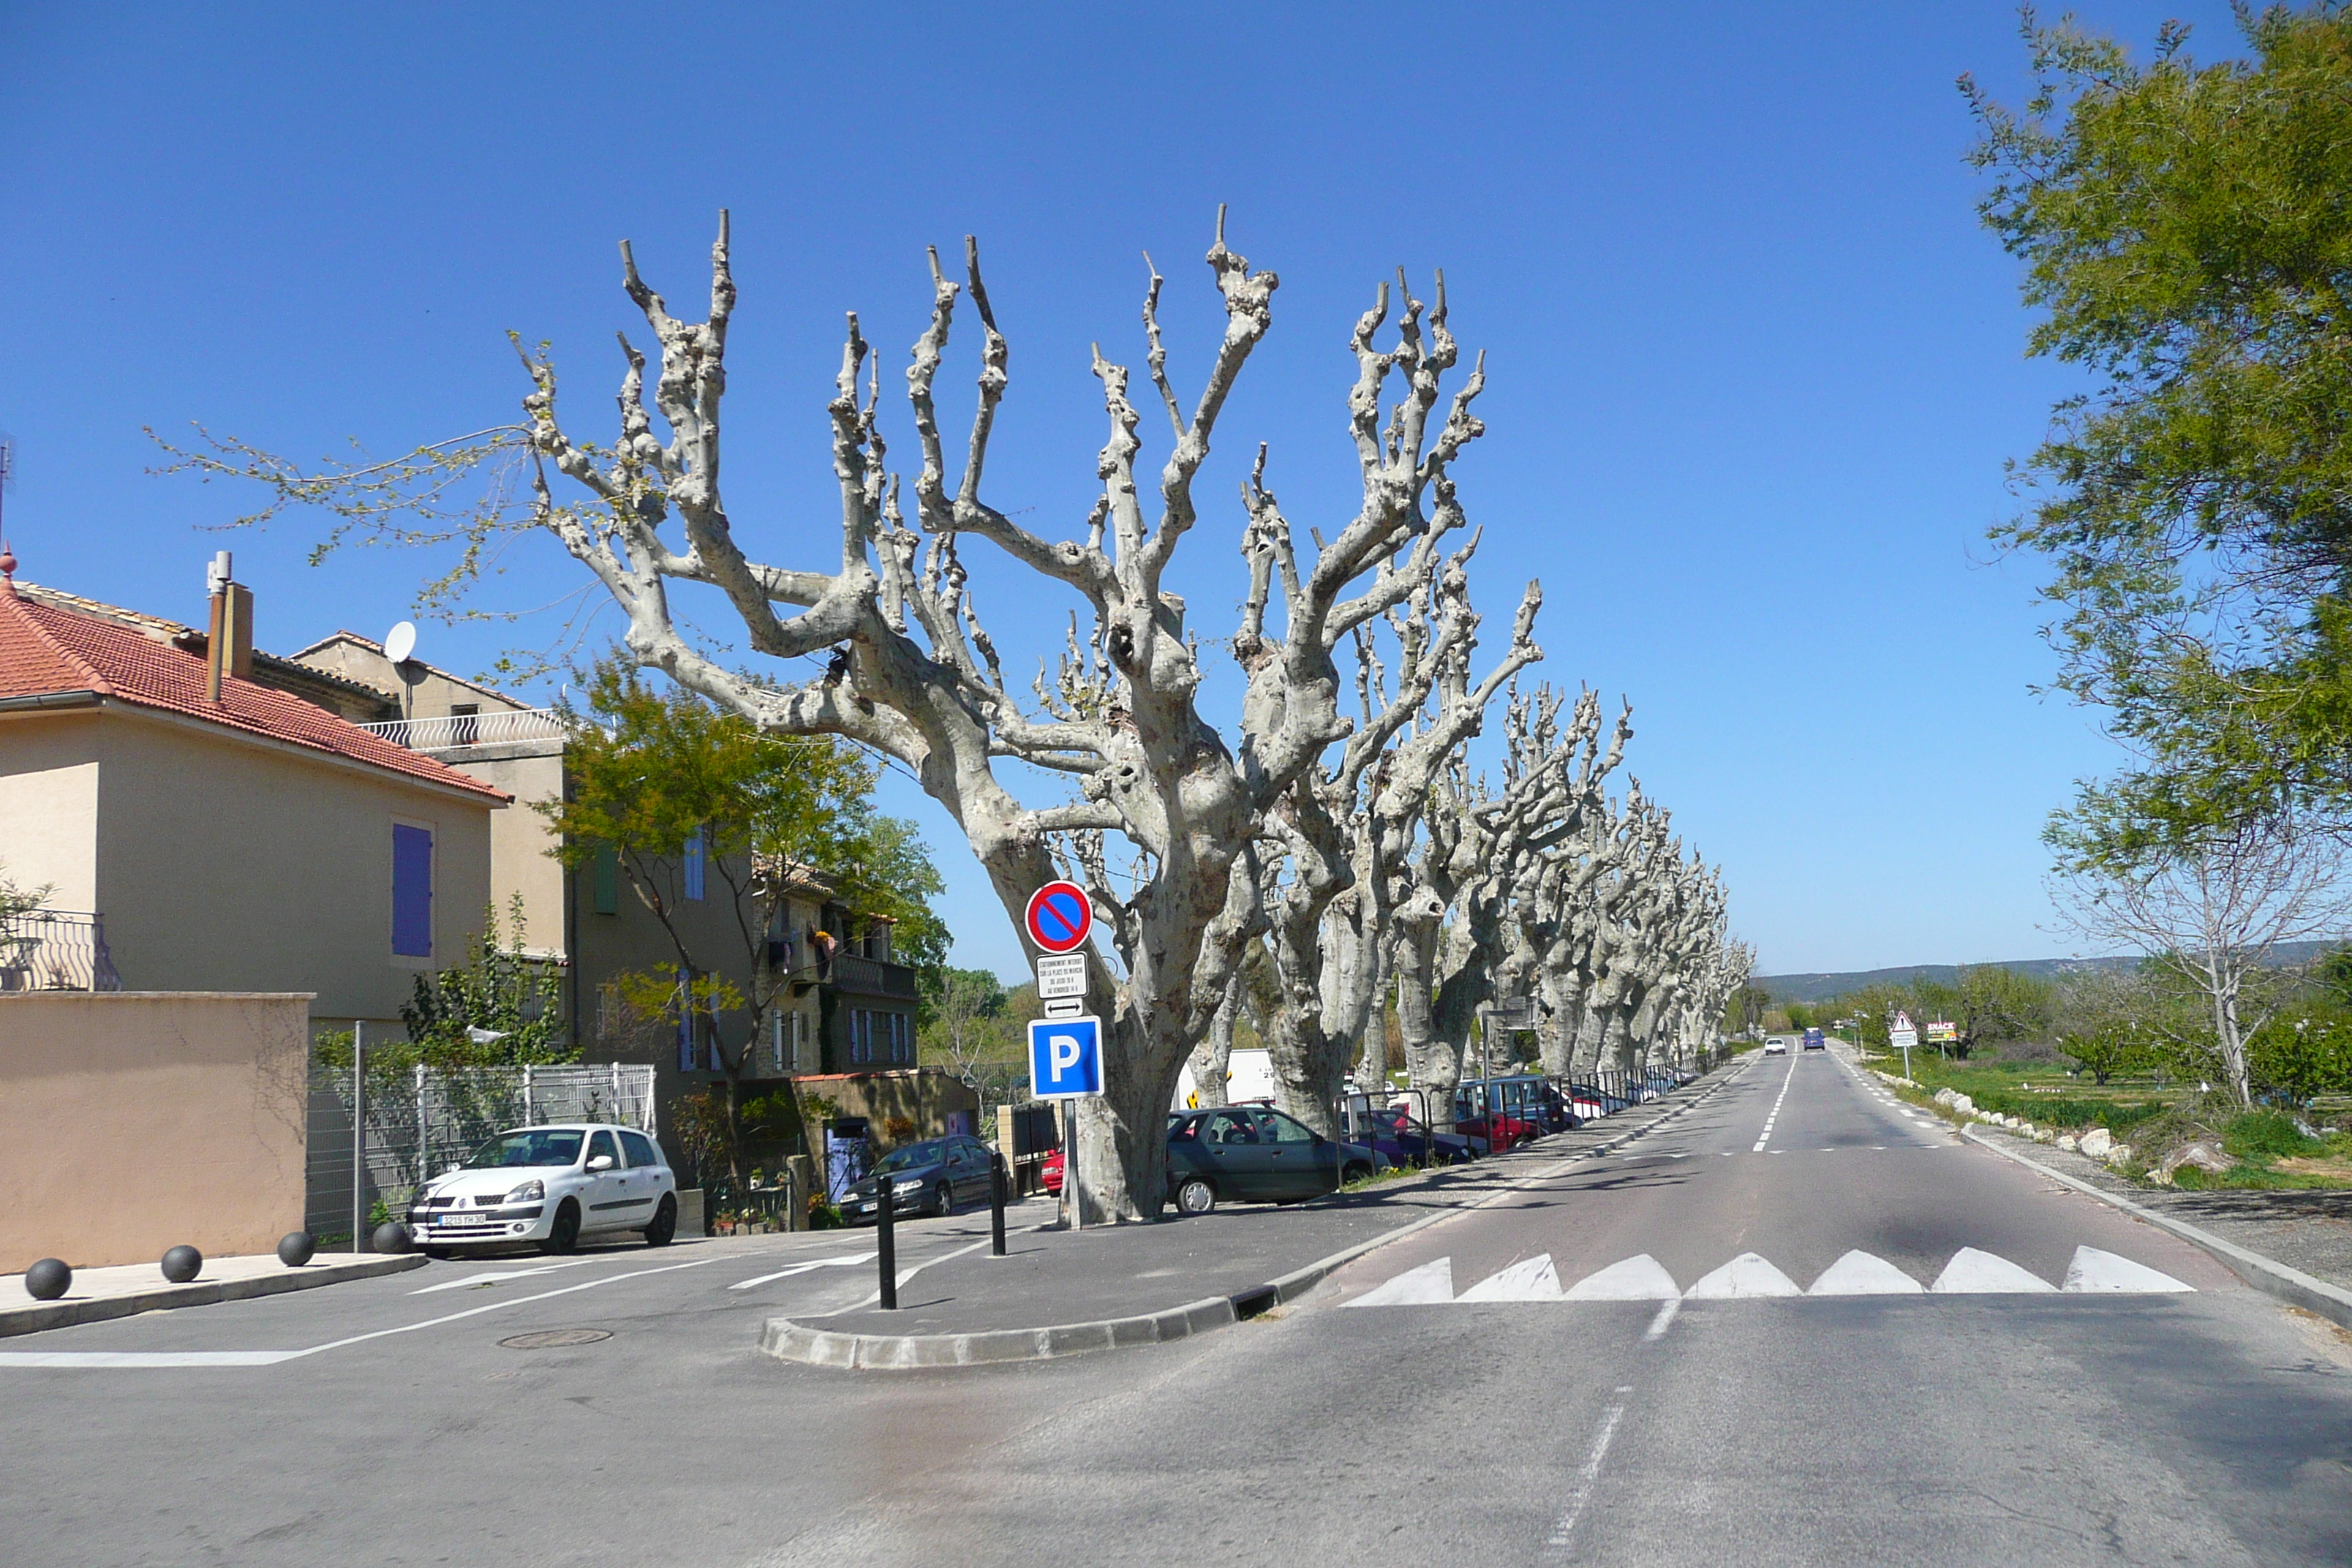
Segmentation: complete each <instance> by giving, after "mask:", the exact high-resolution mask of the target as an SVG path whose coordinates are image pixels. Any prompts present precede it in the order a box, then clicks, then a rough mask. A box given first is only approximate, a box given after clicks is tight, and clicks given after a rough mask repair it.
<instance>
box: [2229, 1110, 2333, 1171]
mask: <svg viewBox="0 0 2352 1568" xmlns="http://www.w3.org/2000/svg"><path fill="white" fill-rule="evenodd" d="M2221 1147H2222V1148H2224V1149H2227V1150H2228V1151H2229V1152H2231V1153H2232V1154H2235V1155H2236V1156H2237V1157H2238V1158H2239V1159H2241V1160H2252V1159H2268V1158H2275V1157H2276V1156H2278V1155H2282V1154H2310V1153H2315V1152H2318V1151H2320V1150H2321V1149H2323V1148H2325V1147H2326V1145H2325V1144H2324V1143H2322V1142H2320V1141H2319V1140H2318V1139H2316V1138H2306V1137H2305V1136H2304V1135H2303V1134H2302V1133H2301V1132H2300V1131H2297V1130H2296V1128H2295V1125H2294V1118H2293V1117H2291V1116H2289V1115H2288V1114H2287V1113H2286V1112H2285V1111H2284V1110H2249V1111H2247V1112H2246V1113H2245V1114H2244V1115H2242V1116H2238V1117H2233V1118H2231V1121H2230V1123H2229V1125H2228V1126H2227V1127H2225V1128H2223V1129H2222V1131H2221Z"/></svg>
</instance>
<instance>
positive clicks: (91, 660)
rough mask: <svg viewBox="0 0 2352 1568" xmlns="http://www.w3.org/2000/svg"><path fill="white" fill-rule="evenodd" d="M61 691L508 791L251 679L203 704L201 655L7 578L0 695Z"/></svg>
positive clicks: (234, 682)
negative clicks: (42, 598) (30, 593)
mask: <svg viewBox="0 0 2352 1568" xmlns="http://www.w3.org/2000/svg"><path fill="white" fill-rule="evenodd" d="M62 691H92V692H96V693H98V695H99V696H100V697H102V698H108V699H111V700H115V701H119V702H128V703H131V704H132V705H134V706H136V707H141V708H156V709H161V710H164V711H166V712H171V713H181V714H185V715H186V716H188V717H190V718H193V719H201V720H203V721H205V722H207V723H212V724H218V725H220V726H221V727H222V728H224V729H229V730H241V731H245V732H247V733H248V734H254V735H262V736H266V737H268V739H270V740H273V741H282V742H287V743H288V744H290V745H296V746H302V747H306V748H308V749H309V750H311V751H314V752H329V753H331V754H332V755H335V756H339V757H344V758H348V759H349V760H351V761H352V762H356V763H366V764H367V765H369V766H370V767H377V768H382V769H383V770H385V771H386V772H387V773H404V774H405V775H407V776H408V777H410V778H414V779H421V780H424V781H425V782H427V783H430V784H443V785H446V786H447V787H449V788H451V789H457V790H463V791H465V792H466V793H467V794H468V795H481V796H484V797H487V798H488V799H489V800H494V801H504V800H507V799H509V798H511V797H509V795H506V794H505V793H503V792H502V791H499V790H496V789H492V788H491V787H490V786H489V785H488V784H484V783H483V782H482V781H481V780H479V779H478V778H474V777H472V776H470V775H468V774H466V773H459V772H458V771H457V769H455V768H452V767H448V766H446V765H445V764H443V763H436V762H435V761H433V760H432V759H431V758H430V757H425V756H420V755H418V754H417V753H416V752H412V751H410V750H409V749H408V748H407V747H405V746H396V745H394V744H393V743H392V742H390V741H387V740H385V739H384V738H383V736H381V735H378V734H376V733H374V732H373V731H369V730H362V729H361V728H360V727H359V726H358V725H356V724H352V723H350V722H347V721H344V720H342V719H339V718H337V717H336V716H335V715H334V714H332V713H330V712H328V711H327V710H325V709H323V708H314V707H312V706H311V705H310V703H308V702H305V701H303V700H301V699H299V698H298V697H289V696H287V695H286V694H285V693H283V692H278V691H272V690H270V689H268V687H264V686H257V685H255V684H254V683H253V682H252V681H250V680H240V679H236V677H235V676H227V677H224V678H223V679H222V681H221V700H219V701H218V702H212V701H208V700H205V661H204V660H203V659H201V658H197V657H196V656H195V655H194V654H192V653H185V652H183V651H182V650H180V649H179V648H176V647H173V646H172V645H171V644H169V643H167V642H160V641H158V640H157V639H155V638H154V637H147V636H144V635H142V633H140V632H137V631H134V630H132V629H131V628H130V627H128V626H123V625H121V623H119V622H115V621H111V620H106V619H101V618H100V617H99V616H89V615H78V614H76V613H75V612H73V611H71V610H68V609H64V608H61V607H59V606H58V605H52V604H43V603H40V602H38V601H37V600H33V599H28V598H25V597H23V596H22V595H19V594H17V592H16V584H13V583H5V582H0V700H5V699H7V698H11V697H31V696H35V695H37V694H41V693H48V692H62Z"/></svg>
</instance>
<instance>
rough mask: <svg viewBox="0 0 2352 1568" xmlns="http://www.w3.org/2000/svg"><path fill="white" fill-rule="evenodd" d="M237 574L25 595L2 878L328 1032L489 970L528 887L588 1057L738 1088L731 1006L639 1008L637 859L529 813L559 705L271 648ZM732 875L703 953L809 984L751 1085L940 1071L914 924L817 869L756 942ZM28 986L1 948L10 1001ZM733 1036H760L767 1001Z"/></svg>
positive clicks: (137, 982)
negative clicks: (859, 901)
mask: <svg viewBox="0 0 2352 1568" xmlns="http://www.w3.org/2000/svg"><path fill="white" fill-rule="evenodd" d="M223 564H224V567H225V566H226V563H223ZM215 586H216V587H217V588H218V589H219V591H218V592H216V593H215V595H213V599H212V604H213V624H212V625H211V626H207V627H205V628H198V627H194V626H187V625H184V624H182V623H179V622H176V621H173V620H170V619H167V618H165V617H163V616H153V615H149V614H145V613H142V612H139V611H134V610H129V609H125V608H122V607H121V606H117V605H104V604H100V603H99V602H97V601H94V600H90V599H86V598H82V597H79V596H78V595H71V594H68V593H64V592H62V591H60V590H58V589H54V588H47V587H43V586H39V585H37V584H30V583H21V584H20V583H16V582H14V581H13V578H10V579H9V580H7V581H6V582H5V585H0V872H5V875H6V876H7V877H8V878H10V879H13V880H15V881H16V883H18V884H19V885H28V886H39V885H42V884H53V885H54V891H53V892H52V893H51V895H50V897H49V900H48V906H49V908H50V909H52V910H66V911H75V910H79V911H95V912H97V913H99V914H101V915H102V916H103V925H102V938H103V943H104V951H105V952H106V953H107V954H109V955H110V957H111V959H112V963H113V968H114V970H115V972H116V973H119V976H120V984H121V985H122V986H124V987H126V988H129V989H133V990H180V991H239V992H267V991H308V992H315V993H317V995H318V1000H317V1002H316V1004H315V1005H314V1009H313V1016H314V1021H315V1022H316V1023H317V1024H318V1025H319V1026H320V1027H328V1026H335V1027H341V1026H347V1025H348V1024H349V1023H350V1022H351V1021H352V1020H353V1019H367V1020H372V1021H375V1022H380V1023H383V1024H386V1025H390V1026H396V1023H397V1019H398V1016H399V1008H400V1005H401V1004H402V1003H404V1002H405V1001H407V1000H408V999H409V997H410V995H411V994H412V991H413V988H414V985H415V976H416V974H417V973H419V972H422V971H428V970H434V969H439V968H442V967H446V965H448V964H451V963H460V962H463V961H464V959H465V956H466V949H467V942H468V940H469V939H470V938H472V937H473V936H474V935H475V934H476V933H478V931H481V929H482V926H483V921H484V918H485V916H486V914H487V913H488V911H489V910H491V909H492V907H493V906H495V908H496V910H497V911H498V918H499V921H500V922H501V923H502V924H503V922H504V921H505V920H506V918H507V914H508V910H509V906H510V902H511V901H512V900H518V899H519V900H520V906H521V911H522V919H523V931H522V941H523V943H524V945H525V946H526V947H527V948H528V949H530V951H531V952H535V953H537V954H539V955H541V957H543V958H544V959H545V960H546V961H547V962H549V963H558V964H561V965H562V968H563V972H564V993H565V1006H566V1012H567V1015H568V1016H569V1018H570V1020H571V1022H572V1031H573V1034H574V1037H575V1038H576V1039H577V1041H578V1043H579V1045H580V1047H581V1048H582V1051H583V1056H584V1057H585V1058H586V1059H588V1060H591V1061H623V1062H645V1063H650V1064H651V1065H653V1066H654V1067H655V1068H656V1085H657V1089H656V1093H657V1098H658V1100H659V1101H660V1102H661V1110H660V1111H659V1113H658V1116H659V1123H660V1125H661V1126H662V1127H663V1129H664V1130H665V1131H667V1129H669V1128H671V1127H672V1126H674V1125H675V1121H674V1118H673V1116H672V1115H671V1113H670V1107H671V1105H673V1104H674V1103H675V1101H676V1100H677V1097H678V1096H680V1095H682V1094H685V1093H688V1092H691V1091H693V1090H696V1089H700V1088H703V1087H705V1086H707V1085H709V1084H710V1083H712V1082H714V1081H716V1080H718V1079H719V1078H720V1077H721V1076H722V1074H721V1073H720V1072H719V1070H718V1068H717V1063H716V1061H715V1059H714V1053H713V1052H712V1050H711V1048H710V1042H709V1037H708V1035H709V1026H708V1021H701V1020H691V1019H689V1020H683V1021H680V1020H674V1019H670V1020H653V1021H648V1020H643V1019H635V1020H632V1019H628V1018H625V1017H624V1016H622V1011H623V1010H622V1009H619V1008H618V1007H616V1006H615V1005H614V987H613V985H612V981H613V979H614V976H616V975H620V974H623V973H633V972H634V973H662V972H663V971H664V970H666V969H668V968H670V967H671V966H674V965H675V964H676V963H677V951H676V947H675V944H674V943H673V942H671V940H670V938H669V936H668V933H667V931H665V930H664V929H663V927H662V924H661V922H660V921H658V920H656V917H655V916H654V915H653V914H652V913H651V911H649V910H647V909H646V907H645V906H644V905H643V904H642V903H641V902H640V901H639V900H637V899H636V897H635V895H634V893H633V892H632V890H631V889H630V887H629V885H628V882H627V879H626V878H625V877H624V876H622V875H621V874H620V872H619V868H618V866H617V865H616V864H615V863H614V859H613V858H612V857H610V856H604V857H597V858H591V860H590V861H589V862H588V863H587V864H585V865H583V866H581V867H579V868H566V867H565V866H563V865H562V862H560V861H559V860H557V859H556V858H553V857H552V856H551V854H550V853H549V851H550V850H551V849H552V848H554V847H555V840H554V837H553V836H552V832H551V828H550V826H549V825H548V823H547V821H546V819H545V818H544V817H543V816H541V815H540V814H539V813H538V812H537V811H534V810H533V809H531V807H532V806H533V805H535V804H537V803H541V802H546V801H551V800H554V799H557V798H559V797H560V796H561V795H562V792H563V790H564V789H565V787H566V773H565V768H564V755H565V746H566V738H565V729H564V725H563V722H562V719H561V717H560V715H558V714H556V713H554V712H552V711H551V710H545V709H537V708H532V707H530V706H529V705H528V704H526V703H523V702H521V701H519V700H516V699H514V698H513V697H510V696H509V695H508V694H506V693H504V692H501V691H498V690H496V689H491V688H489V687H486V686H483V685H481V684H479V683H478V682H474V681H470V680H467V679H463V678H462V677H459V676H457V675H454V674H452V673H450V672H449V671H446V670H444V669H440V668H436V667H435V666H433V665H431V664H429V663H426V662H425V661H424V660H421V659H417V658H404V659H402V660H399V661H394V660H393V659H392V658H389V657H387V655H386V653H385V651H384V649H383V646H382V645H381V644H379V643H377V642H375V641H373V640H372V639H370V638H367V637H360V636H358V635H356V634H354V633H351V632H337V633H335V634H334V635H333V636H331V637H326V638H323V639H321V640H320V641H318V642H315V643H313V644H311V645H310V646H309V647H305V648H303V649H301V650H300V651H299V653H296V654H293V655H291V656H287V657H282V658H281V657H277V656H273V655H270V654H268V653H267V652H263V651H260V650H257V649H256V648H254V647H253V646H252V596H251V595H250V593H249V592H248V591H247V590H246V589H245V588H244V587H242V586H241V585H238V584H233V583H227V582H226V578H225V575H224V580H223V581H222V582H221V583H220V584H216V585H215ZM684 849H685V847H683V846H682V847H681V850H682V851H683V850H684ZM704 872H705V875H704V876H702V877H697V878H694V879H690V885H689V887H688V889H687V893H688V896H686V897H685V898H683V899H681V900H679V902H678V903H677V919H678V920H679V921H680V923H681V927H682V929H684V930H685V931H686V932H687V934H688V943H689V946H690V947H691V948H692V950H693V951H695V952H696V953H697V955H698V957H701V956H702V955H704V954H710V955H717V956H715V957H713V958H706V959H704V962H705V963H710V964H711V965H712V966H714V967H718V968H719V969H721V970H722V972H724V973H727V974H728V977H729V978H730V979H731V980H733V981H734V982H735V983H736V984H738V986H739V987H741V988H743V989H746V990H748V989H750V986H751V977H752V970H753V969H754V967H755V966H756V967H758V968H760V969H761V970H763V971H764V972H765V973H766V974H767V975H768V977H769V978H770V980H771V981H773V980H775V979H777V978H780V977H787V976H788V977H790V980H789V983H788V985H787V998H786V1001H785V1002H784V1004H783V1005H782V1006H781V1007H779V1008H778V1009H777V1011H776V1012H775V1014H774V1016H772V1018H771V1020H770V1022H769V1025H768V1027H767V1028H766V1030H765V1031H764V1033H763V1037H762V1038H761V1040H760V1041H759V1042H758V1044H757V1047H756V1049H755V1050H754V1052H753V1055H752V1058H751V1064H750V1071H749V1074H748V1077H749V1079H751V1092H752V1093H755V1094H757V1093H765V1092H768V1091H769V1090H770V1089H777V1088H782V1080H784V1079H789V1078H793V1077H797V1076H805V1075H810V1074H820V1073H835V1074H839V1073H868V1072H900V1071H906V1070H909V1069H912V1068H914V1066H915V1014H916V988H915V975H914V971H913V970H912V969H910V968H908V966H906V965H904V964H901V963H898V962H896V959H895V955H894V954H893V952H892V951H891V947H890V928H889V925H888V923H887V921H875V920H867V919H865V918H863V917H862V916H860V915H859V914H858V913H857V912H856V911H854V910H849V909H847V908H845V907H843V906H842V905H841V904H840V903H839V902H838V901H837V900H835V897H834V893H833V889H831V887H830V885H829V884H828V883H826V881H825V880H824V878H823V877H822V876H821V875H818V874H816V873H814V872H807V871H798V872H795V873H793V876H792V877H791V878H790V879H789V881H788V885H787V888H786V892H785V896H784V898H783V900H782V907H781V908H780V909H779V910H777V911H776V915H775V918H774V919H773V921H772V923H771V925H770V927H769V929H768V931H766V933H765V938H764V940H763V942H761V944H760V947H759V950H758V951H756V952H751V951H747V949H746V946H745V943H744V942H743V940H742V936H741V933H740V928H739V927H738V926H737V923H736V921H737V916H736V912H735V910H734V907H733V904H732V901H731V900H730V898H729V896H728V892H727V889H726V886H725V879H724V878H723V877H721V876H720V875H719V872H718V869H717V868H716V867H715V866H714V867H706V868H704ZM693 883H698V884H700V886H701V889H702V896H695V893H694V888H693V886H692V885H691V884H693ZM818 931H824V932H826V933H828V935H829V938H830V942H829V943H820V942H817V941H816V940H815V937H814V933H816V932H818ZM90 934H91V935H92V936H93V938H95V937H97V936H99V935H100V934H101V930H100V928H96V927H93V928H92V930H91V933H90ZM828 948H829V951H827V949H828ZM19 967H21V966H19ZM11 979H12V970H11V967H10V963H9V954H8V952H7V951H6V944H5V941H0V990H5V989H7V988H8V987H9V985H10V984H11ZM718 1024H719V1028H720V1029H721V1030H722V1031H723V1032H724V1034H725V1037H726V1038H727V1039H728V1040H729V1041H730V1043H734V1042H740V1040H741V1039H742V1038H743V1033H744V1021H743V1020H742V1019H741V1018H740V1017H738V1018H734V1019H729V1018H724V1017H722V1018H721V1019H719V1021H718Z"/></svg>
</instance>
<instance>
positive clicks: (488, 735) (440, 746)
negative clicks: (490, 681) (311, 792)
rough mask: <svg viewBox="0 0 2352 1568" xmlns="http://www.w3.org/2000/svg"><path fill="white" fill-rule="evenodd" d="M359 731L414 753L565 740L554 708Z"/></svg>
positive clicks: (511, 710)
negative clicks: (376, 736)
mask: <svg viewBox="0 0 2352 1568" xmlns="http://www.w3.org/2000/svg"><path fill="white" fill-rule="evenodd" d="M360 728H361V729H362V730H367V731H373V733H375V734H378V735H382V736H383V738H384V739H385V740H387V741H390V742H392V743H393V744H394V745H395V746H405V747H407V748H408V749H409V750H410V751H412V752H455V751H461V750H463V749H464V748H466V747H467V746H504V745H510V744H512V743H514V742H518V741H560V740H562V738H563V721H562V719H561V718H559V717H558V716H557V715H556V712H555V710H553V709H551V708H494V709H492V710H490V711H488V712H487V713H451V714H448V715H446V716H445V717H443V718H439V719H391V720H387V721H384V722H383V723H381V724H362V725H361V726H360Z"/></svg>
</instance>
